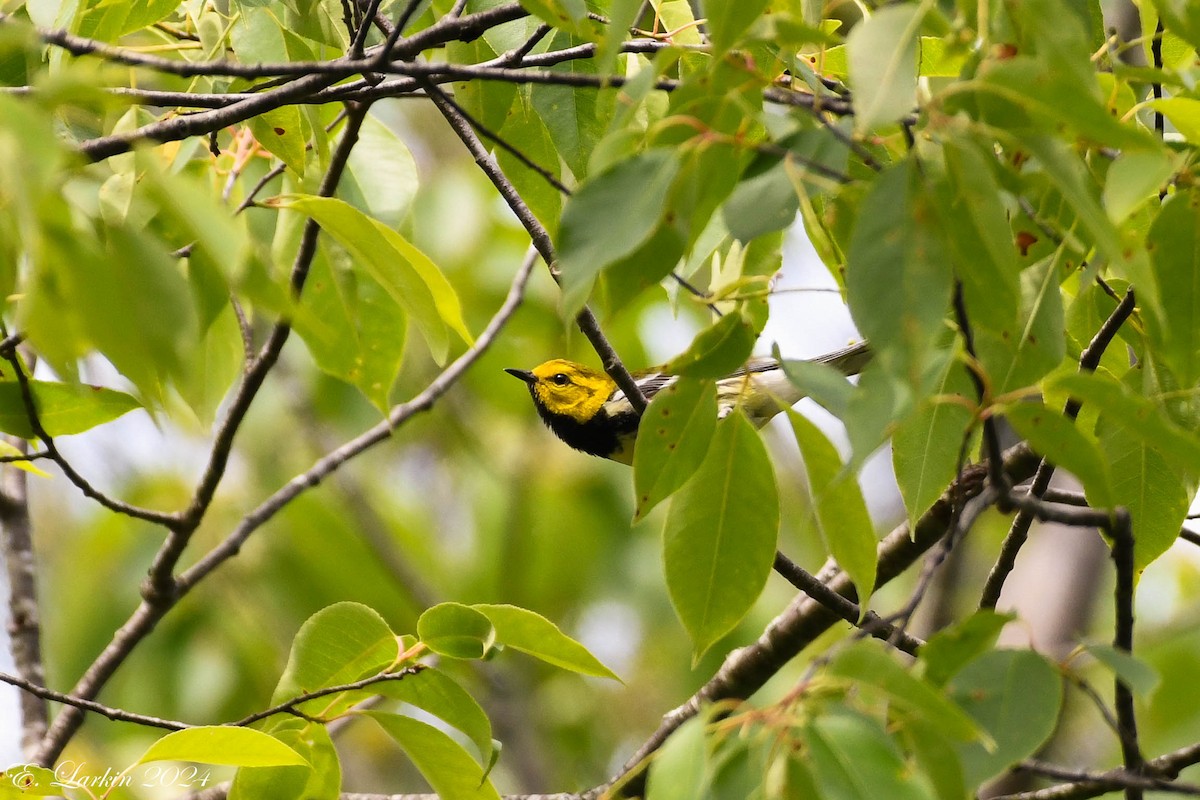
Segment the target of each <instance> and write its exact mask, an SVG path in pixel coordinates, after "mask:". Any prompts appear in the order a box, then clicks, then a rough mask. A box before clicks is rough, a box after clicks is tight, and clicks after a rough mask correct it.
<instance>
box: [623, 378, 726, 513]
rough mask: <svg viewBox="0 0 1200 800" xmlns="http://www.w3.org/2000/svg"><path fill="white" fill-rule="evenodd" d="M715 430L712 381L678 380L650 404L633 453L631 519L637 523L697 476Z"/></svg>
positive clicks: (715, 416) (639, 425) (714, 397)
mask: <svg viewBox="0 0 1200 800" xmlns="http://www.w3.org/2000/svg"><path fill="white" fill-rule="evenodd" d="M716 426H717V389H716V384H714V383H713V382H711V381H697V380H689V379H686V378H681V379H679V380H676V381H675V382H674V383H672V384H670V385H669V386H667V387H666V388H664V389H661V390H660V391H659V392H658V393H657V394H656V395H654V397H653V398H652V399H651V400H650V404H649V405H648V406H647V407H646V411H645V413H644V414H642V421H641V422H640V423H639V424H638V436H637V443H636V444H635V446H634V451H633V488H634V493H635V495H636V497H637V509H636V511H635V512H634V518H635V519H641V518H642V517H645V516H646V514H648V513H650V510H651V509H652V508H654V507H655V506H656V505H658V504H659V503H660V502H661V501H662V500H664V499H666V498H667V497H669V496H670V495H671V494H673V493H674V492H675V490H677V489H678V488H679V487H681V486H683V484H684V483H685V482H686V481H687V479H688V478H690V477H691V476H692V475H693V474H695V472H696V470H697V469H699V467H700V464H701V462H702V461H703V460H704V454H705V453H707V452H708V446H709V443H710V442H711V441H712V436H713V431H714V430H715V429H716Z"/></svg>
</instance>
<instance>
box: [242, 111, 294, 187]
mask: <svg viewBox="0 0 1200 800" xmlns="http://www.w3.org/2000/svg"><path fill="white" fill-rule="evenodd" d="M249 125H250V131H251V133H253V134H254V138H255V140H256V141H257V142H258V143H259V144H260V145H262V146H263V148H264V149H265V150H266V151H267V152H269V153H271V154H272V155H273V156H275V157H276V158H278V159H279V160H280V161H282V162H283V163H284V164H287V166H288V169H290V170H291V171H292V172H294V173H296V174H297V175H303V174H304V165H305V160H306V158H307V153H306V147H307V145H308V132H307V130H306V129H305V126H304V119H303V117H302V116H301V114H300V109H299V108H298V107H297V106H293V105H285V106H281V107H279V108H273V109H271V110H270V111H267V112H265V113H263V114H259V115H258V116H255V117H251V118H250V122H249Z"/></svg>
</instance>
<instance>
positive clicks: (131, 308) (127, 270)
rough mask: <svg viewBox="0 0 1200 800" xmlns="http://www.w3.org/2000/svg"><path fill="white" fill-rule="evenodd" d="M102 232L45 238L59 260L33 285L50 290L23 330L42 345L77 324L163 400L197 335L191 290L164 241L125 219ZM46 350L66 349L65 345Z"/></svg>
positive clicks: (148, 393) (152, 395) (151, 394)
mask: <svg viewBox="0 0 1200 800" xmlns="http://www.w3.org/2000/svg"><path fill="white" fill-rule="evenodd" d="M105 233H106V241H105V243H104V244H103V246H97V244H96V243H95V242H93V241H91V240H90V238H88V237H86V236H84V235H81V234H79V233H77V232H74V231H72V232H69V233H68V232H66V231H62V232H61V233H60V234H59V235H61V236H63V237H68V238H59V235H54V236H52V237H51V239H52V240H51V239H48V240H47V241H46V243H45V244H46V246H47V249H48V250H50V251H51V252H53V259H54V262H53V263H52V264H50V263H47V264H44V265H42V268H43V269H44V270H45V271H44V272H43V273H42V274H41V275H40V276H39V278H40V280H39V281H37V282H36V285H35V286H34V287H31V288H30V289H29V293H30V294H34V293H38V292H45V296H44V297H43V298H42V301H43V302H45V303H47V305H46V306H45V307H43V308H40V309H39V310H38V312H36V313H37V314H38V318H37V319H33V318H30V319H28V320H27V323H28V324H27V326H26V330H27V331H28V333H29V338H30V341H31V343H32V344H33V346H34V347H35V348H37V349H38V351H39V352H44V350H43V346H44V345H47V344H49V343H48V342H47V341H46V337H48V336H49V337H55V338H61V337H63V336H64V331H70V330H71V327H72V323H73V324H74V325H78V326H79V329H80V330H81V331H82V333H83V334H84V336H85V337H86V339H87V340H88V341H90V342H91V343H92V344H94V345H95V346H96V347H97V348H98V349H99V350H100V351H101V352H102V353H103V354H104V355H105V356H107V357H108V359H109V360H110V361H111V362H112V363H113V365H114V366H115V367H116V368H117V369H118V370H120V371H121V373H122V374H123V375H125V376H126V377H127V378H129V379H130V380H131V381H133V382H134V383H135V384H136V385H137V387H138V389H139V390H140V391H141V392H142V394H143V395H144V396H145V397H147V398H150V399H153V400H160V399H161V398H162V397H163V390H164V386H165V384H166V382H167V380H168V378H170V377H173V376H174V375H177V374H178V373H179V372H180V370H181V369H182V366H183V364H184V363H185V361H186V356H187V354H188V352H189V348H190V346H191V345H194V343H195V342H196V340H197V338H198V337H197V321H196V314H195V311H194V308H193V304H192V296H191V292H190V290H189V288H188V285H187V282H186V281H185V280H184V278H183V275H182V274H181V272H180V270H179V266H178V264H177V263H176V261H175V259H172V258H171V257H170V256H169V255H168V254H167V253H166V251H165V250H164V248H163V245H162V243H161V242H160V241H158V240H157V239H155V238H152V237H150V236H149V235H147V234H146V233H144V232H142V231H135V230H133V229H132V228H131V227H125V226H119V227H108V228H107V229H106V230H105ZM82 263H86V264H88V268H87V269H81V268H80V267H79V265H80V264H82ZM24 310H25V311H26V312H28V311H29V309H28V307H27V308H26V309H24ZM42 315H45V316H44V317H43V316H42ZM31 317H32V314H31ZM46 350H48V351H49V352H51V353H56V352H61V346H56V345H54V344H49V346H48V347H46ZM56 366H61V365H56Z"/></svg>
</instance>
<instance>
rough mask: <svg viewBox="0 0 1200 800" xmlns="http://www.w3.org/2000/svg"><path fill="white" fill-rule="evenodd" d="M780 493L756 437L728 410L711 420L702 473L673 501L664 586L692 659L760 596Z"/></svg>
mask: <svg viewBox="0 0 1200 800" xmlns="http://www.w3.org/2000/svg"><path fill="white" fill-rule="evenodd" d="M778 533H779V495H778V492H777V490H776V488H775V476H774V473H773V471H772V469H771V460H770V458H769V457H768V456H767V451H766V447H764V446H763V443H762V439H761V438H760V437H759V435H758V432H757V431H755V430H754V427H753V426H752V425H751V424H750V422H749V420H747V419H746V417H745V416H744V415H743V414H741V413H739V412H734V413H731V414H729V415H728V416H727V417H725V419H723V420H721V421H719V422H718V423H717V429H716V433H715V434H714V436H713V440H712V444H711V445H710V446H709V449H708V453H707V454H706V455H705V457H704V461H703V462H702V463H701V464H700V469H699V470H697V472H696V474H695V475H693V476H692V479H691V480H690V481H688V482H687V483H686V484H685V485H684V487H683V488H682V489H680V490H679V491H678V492H676V493H675V496H674V497H673V498H672V499H671V507H670V510H669V511H668V513H667V521H666V527H665V530H664V532H663V560H664V562H665V565H666V574H667V589H668V591H669V592H670V595H671V602H672V604H673V605H674V606H675V611H676V613H678V615H679V618H680V620H681V621H682V622H683V625H684V627H685V628H686V629H687V631H688V634H689V635H690V636H691V638H692V644H693V654H694V657H696V658H698V657H699V656H700V655H701V654H702V653H704V651H706V650H708V648H709V647H711V646H712V645H713V644H714V643H715V642H716V641H717V640H718V639H720V638H721V637H722V636H724V635H725V634H727V633H729V631H731V630H732V629H733V627H734V625H736V624H737V623H738V621H739V620H740V619H741V618H742V617H743V616H745V614H746V612H747V611H749V610H750V607H751V606H752V605H753V604H754V601H755V600H756V599H758V595H759V594H760V593H761V592H762V589H763V586H764V585H766V582H767V576H768V575H769V574H770V572H771V564H772V563H773V562H774V558H775V546H776V539H777V538H778Z"/></svg>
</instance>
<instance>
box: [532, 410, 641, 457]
mask: <svg viewBox="0 0 1200 800" xmlns="http://www.w3.org/2000/svg"><path fill="white" fill-rule="evenodd" d="M534 405H536V406H537V410H538V414H539V415H540V416H541V418H542V422H545V423H546V425H547V427H549V428H550V430H552V431H554V435H555V436H557V437H558V438H559V439H562V440H563V441H564V442H566V443H567V444H568V445H570V446H571V447H574V448H575V449H576V450H582V451H583V452H585V453H587V454H588V455H593V456H600V457H601V458H608V457H609V456H611V455H612V454H613V453H615V452H617V451H618V450H619V449H621V439H622V437H624V436H629V435H632V434H633V433H634V432H636V431H637V427H638V422H639V417H638V415H637V414H634V413H632V412H631V413H628V414H618V415H616V416H615V417H612V416H609V415H608V413H607V412H606V411H604V410H603V409H601V410H600V412H599V413H598V414H596V416H594V417H592V418H591V419H589V420H588V421H587V422H579V421H578V420H576V419H573V418H572V417H568V416H566V415H564V414H555V413H552V412H551V411H549V410H547V409H546V407H545V406H543V405H542V404H541V403H534Z"/></svg>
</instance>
